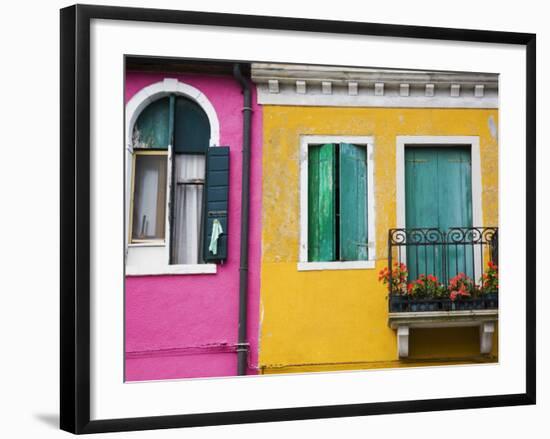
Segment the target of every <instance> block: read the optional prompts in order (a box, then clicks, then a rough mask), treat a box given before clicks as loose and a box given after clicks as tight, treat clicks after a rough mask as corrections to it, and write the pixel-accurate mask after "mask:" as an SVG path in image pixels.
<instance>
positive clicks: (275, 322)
mask: <svg viewBox="0 0 550 439" xmlns="http://www.w3.org/2000/svg"><path fill="white" fill-rule="evenodd" d="M252 78H253V80H254V82H255V83H256V84H257V87H258V98H259V102H260V103H261V104H262V106H263V117H264V126H263V160H262V164H263V182H264V187H263V196H262V262H261V264H262V268H261V272H262V274H261V309H262V310H263V314H262V321H261V336H260V354H259V359H260V360H259V365H260V370H261V373H290V372H308V371H322V370H324V371H328V370H343V369H366V368H380V367H401V366H411V365H428V364H430V365H432V364H449V363H463V362H464V363H465V362H472V361H475V362H481V361H496V360H497V352H498V347H497V342H496V341H497V338H498V337H497V335H496V326H497V325H496V320H497V314H496V312H495V311H494V310H492V311H487V312H486V311H479V315H476V316H474V315H473V314H476V311H464V312H460V311H459V312H456V313H454V314H461V313H462V314H468V315H467V316H466V315H461V316H460V317H458V318H455V316H449V313H447V312H441V313H439V314H440V315H439V316H436V315H435V314H438V313H428V314H430V315H434V318H433V320H432V321H429V322H426V321H425V317H426V316H427V315H428V314H425V313H424V314H423V317H424V319H423V320H422V321H420V320H415V319H414V318H413V319H412V320H408V321H407V320H403V319H401V320H400V319H399V318H398V317H399V316H398V315H397V316H394V315H393V314H395V313H391V312H389V308H388V287H387V286H385V285H383V284H382V283H381V282H380V279H379V277H380V271H381V270H383V269H384V267H387V266H388V264H389V263H390V264H391V265H393V264H392V263H391V262H389V261H388V251H389V250H388V248H389V244H388V242H389V230H390V229H393V228H409V229H411V228H437V229H441V230H442V232H443V233H446V231H447V230H448V229H449V228H451V227H477V228H482V227H486V226H497V225H498V140H497V126H498V110H497V106H498V90H497V78H496V76H495V75H478V74H444V73H432V72H396V71H382V70H370V69H337V68H331V67H316V66H297V65H272V64H255V65H253V67H252ZM281 206H284V208H281ZM420 248H421V249H422V247H420ZM464 248H466V246H465V247H464ZM415 249H416V250H418V247H416V248H415ZM432 249H435V250H434V251H440V246H437V247H433V248H432ZM469 249H470V248H469V247H468V250H467V251H469ZM408 251H409V258H408V259H409V260H408V262H409V266H410V267H409V275H411V276H419V275H420V274H421V273H422V272H423V273H426V274H428V273H434V274H439V275H440V277H441V275H442V273H441V272H440V269H439V268H438V269H433V270H432V268H431V265H432V264H434V265H435V259H434V257H433V256H430V255H428V256H427V259H428V261H427V260H426V256H422V254H421V255H420V256H418V254H417V258H416V261H414V260H413V259H414V258H413V256H414V253H413V248H410V249H409V250H408ZM428 251H430V250H428ZM483 252H485V253H486V252H487V250H482V253H483ZM476 255H477V253H476ZM463 256H464V257H466V256H467V258H468V259H471V262H472V263H471V264H470V267H471V268H473V270H475V269H476V268H477V274H472V273H469V274H470V276H471V277H476V278H477V277H479V276H480V275H481V271H482V267H481V260H480V258H479V257H478V256H475V259H476V261H474V260H473V258H472V256H471V255H469V254H468V255H465V254H464V250H463V249H462V248H459V249H458V250H457V252H456V253H453V254H451V250H449V253H448V261H447V265H448V266H450V265H452V264H451V263H450V261H451V259H452V260H453V261H454V263H455V264H457V266H458V265H459V264H458V262H459V259H460V267H459V269H458V270H455V269H454V267H452V268H451V269H450V270H455V272H454V273H449V270H447V271H448V272H447V273H446V274H447V275H448V277H449V278H450V277H452V276H453V275H456V274H458V272H460V271H467V268H465V266H464V264H463V263H462V259H461V258H462V257H463ZM485 256H486V257H487V255H486V254H485ZM430 258H431V259H430ZM435 258H436V259H437V258H439V259H438V260H440V259H441V255H439V256H438V255H436V256H435ZM396 259H397V258H396V255H394V259H393V260H394V261H396ZM426 261H427V262H428V265H430V267H429V268H428V269H425V268H423V267H420V269H419V268H418V267H416V273H412V271H414V269H415V268H414V266H415V265H416V263H418V262H421V263H422V262H423V263H424V264H425V263H426ZM401 262H402V260H400V261H399V263H401ZM415 262H416V263H415ZM483 265H485V264H483ZM438 271H439V273H437V272H438ZM470 271H471V270H470ZM410 314H415V313H409V317H411V315H410ZM451 314H453V313H451ZM413 317H414V316H413ZM493 341H494V342H493Z"/></svg>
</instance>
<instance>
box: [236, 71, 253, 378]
mask: <svg viewBox="0 0 550 439" xmlns="http://www.w3.org/2000/svg"><path fill="white" fill-rule="evenodd" d="M233 76H234V77H235V79H236V80H237V81H238V82H239V84H240V85H241V89H242V93H243V110H242V111H243V159H242V192H241V250H240V252H241V256H240V263H239V339H238V344H237V375H246V371H247V365H248V351H249V344H248V340H247V333H246V326H247V307H248V216H249V204H250V128H251V126H250V121H251V119H252V99H251V92H250V84H249V83H248V81H247V80H246V78H245V77H244V76H243V75H242V72H241V66H240V64H234V65H233Z"/></svg>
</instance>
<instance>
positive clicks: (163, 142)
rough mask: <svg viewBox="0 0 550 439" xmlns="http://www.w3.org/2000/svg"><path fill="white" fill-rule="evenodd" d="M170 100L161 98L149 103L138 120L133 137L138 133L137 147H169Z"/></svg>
mask: <svg viewBox="0 0 550 439" xmlns="http://www.w3.org/2000/svg"><path fill="white" fill-rule="evenodd" d="M170 113H171V111H170V101H169V98H168V97H166V98H162V99H159V100H157V101H155V102H153V103H151V104H149V105H148V106H147V107H146V108H145V109H144V110H143V111H142V112H141V113H140V115H139V117H138V118H137V121H136V125H135V130H134V133H132V138H133V139H134V136H135V135H136V130H137V134H138V136H137V137H138V138H137V142H134V143H135V145H134V146H135V147H138V148H155V149H167V148H168V144H169V143H170Z"/></svg>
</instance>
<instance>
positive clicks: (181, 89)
mask: <svg viewBox="0 0 550 439" xmlns="http://www.w3.org/2000/svg"><path fill="white" fill-rule="evenodd" d="M170 94H175V95H178V96H184V97H186V98H189V99H191V100H192V101H194V102H196V103H197V104H198V105H199V106H200V107H201V108H202V109H203V110H204V112H205V113H206V115H207V117H208V122H209V123H210V142H209V146H219V145H220V123H219V120H218V116H217V114H216V110H215V109H214V106H213V105H212V103H211V102H210V100H209V99H208V98H207V97H206V95H205V94H204V93H202V92H201V91H200V90H199V89H197V88H195V87H193V86H192V85H189V84H185V83H184V82H180V81H178V80H177V79H173V78H165V79H164V80H163V81H159V82H156V83H154V84H151V85H148V86H147V87H144V88H142V89H141V90H140V91H139V92H137V93H136V94H135V95H134V96H133V97H132V98H131V99H130V100H129V101H128V103H127V104H126V124H125V139H126V169H127V172H126V206H125V207H126V209H125V222H126V233H125V235H126V238H125V239H126V249H127V251H126V258H127V265H126V274H127V275H155V274H200V273H216V271H217V266H216V264H193V265H169V263H168V261H169V249H170V242H169V239H170V233H168V232H167V235H166V240H165V242H164V243H163V244H145V245H135V244H131V245H130V244H129V243H128V226H129V214H130V199H131V194H130V190H131V187H130V186H131V169H132V156H133V145H132V132H133V130H134V125H135V123H136V121H137V119H138V117H139V115H140V114H141V112H142V111H143V110H144V109H145V107H147V106H148V105H149V104H150V103H152V102H154V101H156V100H158V99H161V98H163V97H165V96H168V95H170ZM169 157H170V155H169ZM170 158H171V157H170ZM169 180H170V176H169ZM168 184H169V185H170V184H171V182H170V181H169V182H168ZM168 198H169V197H167V210H166V211H167V212H168ZM165 230H167V231H168V230H169V222H168V215H166V228H165ZM130 251H131V252H132V254H131V255H130V254H129V253H128V252H130ZM130 257H131V258H130ZM129 259H131V260H132V263H131V264H130V265H128V260H129Z"/></svg>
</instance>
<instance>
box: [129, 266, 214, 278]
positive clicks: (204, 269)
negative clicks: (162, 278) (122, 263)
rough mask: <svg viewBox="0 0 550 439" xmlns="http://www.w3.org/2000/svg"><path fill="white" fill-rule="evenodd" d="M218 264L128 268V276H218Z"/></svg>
mask: <svg viewBox="0 0 550 439" xmlns="http://www.w3.org/2000/svg"><path fill="white" fill-rule="evenodd" d="M217 270H218V266H217V265H216V264H186V265H164V266H160V267H147V268H144V267H136V266H131V265H129V266H127V267H126V276H159V275H163V274H216V272H217Z"/></svg>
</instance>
